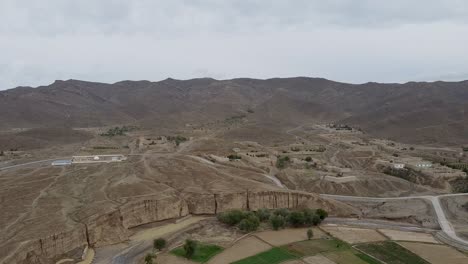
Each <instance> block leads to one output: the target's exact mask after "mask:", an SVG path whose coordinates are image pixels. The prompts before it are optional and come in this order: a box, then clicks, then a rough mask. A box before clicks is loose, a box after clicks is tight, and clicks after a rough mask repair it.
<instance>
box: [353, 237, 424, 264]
mask: <svg viewBox="0 0 468 264" xmlns="http://www.w3.org/2000/svg"><path fill="white" fill-rule="evenodd" d="M356 248H358V249H360V250H362V251H364V252H365V253H366V254H368V255H370V256H373V257H375V258H377V259H379V260H381V261H383V262H385V263H387V264H429V262H427V261H426V260H424V259H422V258H421V257H419V256H418V255H416V254H414V253H413V252H411V251H409V250H408V249H406V248H404V247H402V246H400V245H398V244H397V243H395V242H390V241H385V242H378V243H369V244H359V245H358V246H356Z"/></svg>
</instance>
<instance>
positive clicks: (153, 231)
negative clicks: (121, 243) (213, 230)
mask: <svg viewBox="0 0 468 264" xmlns="http://www.w3.org/2000/svg"><path fill="white" fill-rule="evenodd" d="M206 218H208V217H203V216H193V217H189V218H187V219H185V220H183V221H181V222H178V223H172V224H167V225H163V226H158V227H153V228H149V229H146V230H141V231H139V232H138V233H136V234H135V235H133V236H131V237H130V240H131V241H145V240H153V239H154V238H156V237H163V236H165V235H167V234H170V233H174V232H176V231H178V230H181V229H183V228H186V227H188V226H190V225H192V224H195V223H198V222H200V221H201V220H203V219H206Z"/></svg>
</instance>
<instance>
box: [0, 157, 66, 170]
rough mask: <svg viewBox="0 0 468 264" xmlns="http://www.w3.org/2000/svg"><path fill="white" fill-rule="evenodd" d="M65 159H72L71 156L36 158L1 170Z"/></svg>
mask: <svg viewBox="0 0 468 264" xmlns="http://www.w3.org/2000/svg"><path fill="white" fill-rule="evenodd" d="M63 159H71V157H61V158H55V159H45V160H36V161H31V162H26V163H22V164H16V165H11V166H6V167H1V168H0V171H2V170H8V169H15V168H20V167H26V166H30V165H38V164H41V163H46V162H52V161H55V160H63Z"/></svg>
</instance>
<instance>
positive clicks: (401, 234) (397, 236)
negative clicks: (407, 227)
mask: <svg viewBox="0 0 468 264" xmlns="http://www.w3.org/2000/svg"><path fill="white" fill-rule="evenodd" d="M379 231H380V232H382V233H383V234H384V235H386V236H387V237H389V238H390V239H391V240H396V241H412V242H425V243H433V244H440V242H439V241H437V240H435V239H434V237H433V236H432V234H428V233H420V232H406V231H399V230H390V229H379Z"/></svg>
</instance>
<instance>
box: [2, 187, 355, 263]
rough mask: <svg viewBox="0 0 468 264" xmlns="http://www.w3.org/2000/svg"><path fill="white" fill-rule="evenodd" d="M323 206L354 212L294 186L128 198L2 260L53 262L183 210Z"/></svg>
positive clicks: (121, 238)
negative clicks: (280, 189) (268, 189)
mask: <svg viewBox="0 0 468 264" xmlns="http://www.w3.org/2000/svg"><path fill="white" fill-rule="evenodd" d="M303 207H309V208H324V209H326V210H328V211H329V212H330V213H331V214H332V215H352V214H355V213H356V212H355V211H354V210H353V209H352V207H349V206H347V205H344V204H341V203H340V202H335V201H328V200H324V199H321V198H319V196H318V195H316V194H311V193H305V192H298V191H245V192H237V193H183V195H182V196H181V197H178V196H168V197H165V198H162V199H161V198H156V197H151V196H146V197H145V198H140V199H134V200H132V201H129V202H127V203H125V204H123V205H121V206H119V207H118V208H117V209H115V210H112V211H109V212H106V213H103V214H100V215H94V216H92V217H89V218H88V219H87V220H86V221H84V222H83V223H82V224H79V225H77V227H76V228H75V229H73V230H70V231H64V232H63V233H59V234H54V235H51V236H48V237H45V238H40V239H36V240H30V241H26V242H24V243H22V244H21V245H20V247H19V248H18V250H17V251H16V253H14V254H12V255H11V256H10V257H9V258H8V259H4V260H3V262H2V263H5V264H6V263H8V264H10V263H21V264H23V263H24V264H26V263H35V264H36V263H37V264H45V263H54V262H53V260H55V259H57V257H59V256H63V255H64V254H66V253H67V252H70V251H73V250H76V249H78V248H82V247H84V246H86V245H88V246H91V247H99V246H104V245H108V244H114V243H119V242H123V241H125V240H127V239H128V238H129V236H130V235H131V234H132V232H131V231H130V230H129V229H130V228H132V227H136V226H139V225H144V224H148V223H152V222H158V221H163V220H168V219H176V218H179V217H183V216H186V215H188V214H195V215H197V214H198V215H200V214H208V215H214V214H217V213H219V212H223V211H226V210H229V209H246V210H254V211H255V210H258V209H260V208H268V209H275V208H303Z"/></svg>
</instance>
